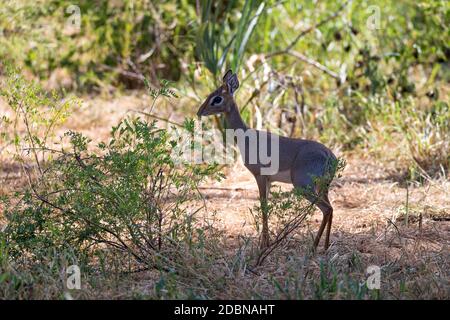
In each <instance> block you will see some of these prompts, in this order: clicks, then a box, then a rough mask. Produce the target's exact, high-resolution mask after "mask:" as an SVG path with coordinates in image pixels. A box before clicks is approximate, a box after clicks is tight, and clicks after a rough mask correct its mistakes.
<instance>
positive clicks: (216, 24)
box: [196, 0, 266, 76]
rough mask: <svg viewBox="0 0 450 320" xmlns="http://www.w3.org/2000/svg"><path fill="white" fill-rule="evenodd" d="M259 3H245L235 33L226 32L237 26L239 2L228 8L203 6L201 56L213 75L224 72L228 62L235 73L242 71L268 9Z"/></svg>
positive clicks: (199, 40) (205, 0) (207, 1)
mask: <svg viewBox="0 0 450 320" xmlns="http://www.w3.org/2000/svg"><path fill="white" fill-rule="evenodd" d="M258 2H259V1H256V0H246V1H245V3H244V6H243V8H242V10H241V15H240V18H239V20H238V21H236V23H237V27H236V28H235V30H228V29H227V28H224V26H225V25H227V24H230V25H232V24H233V23H234V22H235V21H233V18H232V16H233V15H234V14H235V11H236V8H234V7H235V4H236V1H235V0H234V1H229V2H228V3H227V4H226V6H224V4H223V3H222V2H218V4H217V5H215V6H214V5H213V1H211V0H203V1H201V2H200V12H199V14H200V23H201V24H200V27H199V32H198V36H197V40H196V48H197V55H198V56H199V57H200V59H201V60H202V61H203V62H204V63H205V66H206V68H207V69H208V70H209V71H210V72H211V73H212V74H213V75H215V76H216V75H217V74H218V73H219V72H221V70H222V67H223V66H224V65H225V63H226V61H227V59H228V58H229V63H230V66H231V68H232V69H233V70H234V71H237V70H238V69H239V66H240V64H241V62H242V60H243V57H244V53H245V50H246V47H247V45H248V43H249V40H250V38H251V36H252V33H253V31H254V30H255V28H256V26H257V24H258V21H259V18H260V16H261V15H262V14H263V12H264V8H265V6H266V2H265V1H262V2H260V3H259V4H258ZM222 13H223V14H222ZM230 55H231V57H229V56H230Z"/></svg>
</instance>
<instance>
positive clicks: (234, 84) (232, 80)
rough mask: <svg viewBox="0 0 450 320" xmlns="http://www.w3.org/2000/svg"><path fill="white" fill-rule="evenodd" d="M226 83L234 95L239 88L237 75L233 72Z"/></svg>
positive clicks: (229, 91)
mask: <svg viewBox="0 0 450 320" xmlns="http://www.w3.org/2000/svg"><path fill="white" fill-rule="evenodd" d="M226 84H227V89H228V93H230V94H231V95H233V94H234V93H235V92H236V90H237V89H238V88H239V80H238V78H237V75H236V74H233V75H232V76H230V77H229V78H228V79H227V81H226Z"/></svg>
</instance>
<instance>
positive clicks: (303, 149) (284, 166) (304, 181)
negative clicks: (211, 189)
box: [197, 70, 337, 251]
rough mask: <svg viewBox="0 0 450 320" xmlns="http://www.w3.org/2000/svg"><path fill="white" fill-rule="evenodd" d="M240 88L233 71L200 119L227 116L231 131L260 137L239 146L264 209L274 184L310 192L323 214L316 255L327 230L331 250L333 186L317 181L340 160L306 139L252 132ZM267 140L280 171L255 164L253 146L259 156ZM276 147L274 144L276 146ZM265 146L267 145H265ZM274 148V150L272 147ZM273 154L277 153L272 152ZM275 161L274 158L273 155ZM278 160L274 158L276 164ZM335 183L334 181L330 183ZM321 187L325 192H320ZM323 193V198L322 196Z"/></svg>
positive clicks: (264, 234) (265, 232)
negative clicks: (237, 99)
mask: <svg viewBox="0 0 450 320" xmlns="http://www.w3.org/2000/svg"><path fill="white" fill-rule="evenodd" d="M238 88H239V80H238V78H237V76H236V74H234V73H233V72H232V71H231V70H228V71H227V72H226V73H225V75H224V77H223V84H222V85H221V86H220V87H219V88H217V89H216V90H215V91H213V92H212V93H211V94H209V96H208V97H207V98H206V100H205V101H204V102H203V104H202V105H201V106H200V108H199V110H198V112H197V116H198V118H201V117H202V116H209V115H217V114H223V115H224V116H225V120H226V123H227V126H228V128H230V129H231V130H235V131H236V130H240V131H242V132H244V133H245V134H246V135H247V134H248V136H251V134H253V135H254V136H256V137H257V141H256V143H255V142H253V143H251V142H250V141H247V139H246V141H245V143H244V145H243V144H240V145H239V150H240V153H241V157H242V159H243V162H244V165H245V167H246V168H247V169H248V170H249V171H250V172H251V173H252V174H253V175H254V177H255V179H256V183H257V185H258V189H259V198H260V202H261V208H264V205H265V204H266V203H267V200H268V196H269V190H270V185H271V183H272V182H275V181H278V182H282V183H290V184H292V185H293V186H294V188H298V189H300V190H305V189H309V190H312V192H310V193H306V194H305V197H306V198H307V200H308V201H310V202H311V203H312V204H314V205H316V206H317V207H318V208H319V209H320V210H321V211H322V214H323V218H322V223H321V225H320V228H319V231H318V233H317V235H316V237H315V239H314V247H313V248H314V251H315V250H316V249H317V246H318V245H319V242H320V238H321V237H322V233H323V231H324V229H325V227H326V228H327V230H326V237H325V244H324V248H325V250H327V249H328V247H329V242H330V232H331V224H332V220H333V207H332V206H331V204H330V200H329V199H328V188H329V184H326V185H325V187H324V186H322V185H321V186H319V185H318V184H317V180H316V179H315V178H314V177H319V178H320V177H325V176H326V175H327V174H329V173H330V163H332V162H333V161H336V160H337V159H336V156H335V155H334V154H333V153H332V151H331V150H330V149H328V148H327V147H325V146H324V145H323V144H321V143H319V142H316V141H311V140H304V139H294V138H288V137H283V136H278V135H276V134H274V133H270V132H267V131H262V130H255V129H252V128H248V127H247V125H246V124H245V123H244V121H243V120H242V118H241V115H240V112H239V109H238V107H237V105H236V102H235V100H234V94H235V92H236V90H237V89H238ZM263 136H266V137H267V145H268V146H269V147H268V149H269V152H270V151H271V150H272V149H273V148H274V146H275V147H277V149H278V150H277V151H278V152H274V153H278V154H275V157H276V156H278V159H275V160H277V161H278V167H277V168H276V170H272V172H267V170H266V172H264V171H265V170H264V169H267V167H268V164H267V163H262V161H261V160H260V157H257V160H256V161H253V162H254V163H251V161H249V159H250V158H251V156H252V154H251V152H255V150H254V149H253V151H252V150H251V145H257V150H256V152H257V153H259V152H260V151H261V150H260V149H261V141H260V140H261V139H262V137H263ZM274 141H275V142H276V143H272V142H274ZM262 145H263V146H264V143H263V144H262ZM270 146H272V147H270ZM272 151H273V150H272ZM271 156H272V157H273V156H274V155H273V154H271ZM273 159H274V158H272V161H273ZM330 182H331V180H330ZM319 187H321V188H322V189H325V190H319ZM319 191H320V197H319V196H318V195H319ZM269 245H270V239H269V227H268V213H267V212H266V211H265V210H262V231H261V248H267V247H268V246H269Z"/></svg>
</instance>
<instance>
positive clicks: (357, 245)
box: [0, 94, 450, 299]
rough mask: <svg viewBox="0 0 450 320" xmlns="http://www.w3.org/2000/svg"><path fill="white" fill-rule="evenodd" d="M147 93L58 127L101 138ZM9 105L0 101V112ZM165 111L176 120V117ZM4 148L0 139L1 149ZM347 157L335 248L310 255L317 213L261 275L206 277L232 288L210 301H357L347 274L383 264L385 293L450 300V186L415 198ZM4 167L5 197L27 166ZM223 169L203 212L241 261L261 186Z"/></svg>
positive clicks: (433, 187) (385, 173)
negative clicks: (323, 279)
mask: <svg viewBox="0 0 450 320" xmlns="http://www.w3.org/2000/svg"><path fill="white" fill-rule="evenodd" d="M146 99H148V97H147V96H144V95H142V94H135V95H133V96H126V97H120V98H116V99H113V100H108V101H105V100H102V99H100V98H98V99H94V100H87V101H88V102H86V103H85V104H84V105H83V107H82V108H81V109H80V110H77V111H76V112H75V114H74V116H73V117H72V119H71V120H70V121H69V122H68V123H67V124H66V125H65V127H64V128H61V129H60V130H59V133H62V132H64V131H66V130H68V129H70V130H78V131H81V132H83V133H84V134H86V135H88V136H89V137H91V138H92V139H94V140H100V139H105V138H107V137H108V134H109V131H110V128H111V126H113V125H115V124H116V123H117V121H118V120H119V119H120V118H122V117H123V116H124V115H126V114H127V112H128V111H129V110H130V109H140V110H142V109H144V108H145V106H146V105H147V104H146V103H145V102H142V101H147V100H146ZM5 108H6V107H5V105H3V106H2V104H1V103H0V111H1V110H2V109H3V111H4V110H5ZM162 115H163V116H165V117H167V118H169V117H175V118H176V115H175V116H174V115H171V114H170V113H166V114H164V113H162ZM178 118H179V116H178ZM1 147H2V146H1V143H0V150H1ZM344 156H345V157H346V158H347V163H348V164H347V167H346V169H345V171H344V172H343V177H342V178H340V179H338V180H337V181H335V182H334V184H333V187H332V189H331V194H330V199H331V201H332V204H333V206H334V209H335V211H334V219H333V229H332V235H331V247H330V249H329V250H328V251H327V252H323V251H322V250H319V252H318V253H317V254H316V255H313V254H311V244H312V239H313V236H314V235H315V233H316V232H317V230H318V227H319V224H320V221H321V214H320V213H319V212H318V211H317V210H316V211H315V213H314V215H313V216H312V217H311V218H310V219H309V220H308V221H307V223H305V224H304V225H303V226H302V227H301V228H300V229H299V230H298V232H297V233H296V234H295V235H294V236H293V237H291V238H290V239H289V240H288V242H287V243H286V244H285V245H284V246H283V247H282V248H280V249H279V250H277V251H275V252H274V253H273V255H272V256H270V257H269V259H268V260H267V261H266V263H265V264H264V265H263V266H261V267H259V268H258V269H257V270H254V271H255V273H256V274H255V273H250V272H247V271H245V270H246V266H242V267H241V268H238V269H237V270H238V271H237V272H236V271H230V268H229V264H227V263H221V262H220V261H219V262H218V263H217V269H216V270H211V275H208V276H209V277H210V280H211V281H216V280H217V279H218V277H219V275H223V277H224V278H225V279H226V284H225V285H223V286H221V287H220V290H218V289H217V290H216V289H212V288H204V289H199V290H200V291H202V290H203V291H204V294H205V296H206V297H213V298H228V299H229V298H237V299H239V298H355V295H354V294H352V293H351V292H350V291H351V290H350V289H345V288H347V287H349V283H348V281H347V280H346V279H347V278H351V279H356V280H355V281H359V282H362V281H364V280H365V279H366V274H365V272H366V268H367V266H369V265H377V266H380V267H381V270H382V278H381V281H382V287H381V291H380V292H381V297H382V298H391V299H396V298H422V299H426V298H439V299H448V298H450V282H449V281H450V250H449V245H450V221H449V219H448V217H449V216H450V214H449V213H450V197H449V190H450V182H449V181H446V180H441V181H427V182H426V183H425V184H424V185H410V186H409V188H408V192H409V199H408V202H407V201H406V193H407V189H406V188H405V184H404V181H402V179H401V176H400V175H396V174H395V170H394V169H395V165H394V164H392V163H391V164H385V163H378V162H377V160H375V159H373V158H365V157H363V156H362V155H361V154H355V155H344ZM0 163H1V167H0V195H2V194H6V193H9V192H10V191H12V190H15V189H17V188H20V187H21V186H23V185H24V183H25V180H24V177H23V176H22V175H21V171H20V167H19V166H18V165H17V164H16V163H14V161H13V160H12V159H11V158H10V156H9V155H8V154H7V153H6V152H3V153H0ZM393 168H394V169H393ZM225 173H226V176H227V178H226V179H225V180H224V181H222V182H220V183H219V182H210V183H206V184H204V185H203V186H202V187H201V192H202V194H203V196H204V200H205V202H206V205H207V210H206V211H205V212H204V213H203V214H204V215H205V218H208V217H211V216H212V213H213V212H215V213H216V214H215V215H214V219H215V224H214V227H215V228H216V229H217V230H220V232H221V233H222V234H223V242H222V246H223V248H224V249H225V252H226V255H228V256H229V257H233V256H235V255H238V250H239V249H242V248H243V239H245V237H249V238H250V239H253V241H254V242H255V243H256V242H257V232H256V231H255V227H254V221H253V218H252V216H251V214H250V210H249V208H252V207H253V206H254V205H255V204H256V203H257V202H258V192H257V187H256V183H255V182H254V181H253V177H252V176H251V174H250V173H249V172H247V171H246V170H245V168H244V167H243V166H242V164H239V163H238V164H236V165H235V166H233V167H231V168H227V169H226V170H225ZM286 187H288V186H284V188H286ZM406 207H407V208H408V209H407V210H406ZM1 209H2V208H0V210H1ZM406 211H408V219H406ZM249 250H250V249H249ZM324 266H325V269H324ZM321 268H322V271H321ZM324 270H325V271H324ZM324 272H325V275H326V276H328V275H329V276H330V277H333V276H335V277H337V279H338V285H341V286H342V287H343V288H344V289H342V290H338V291H337V292H331V293H330V292H329V290H328V291H327V289H323V290H322V289H320V288H321V285H320V283H319V284H318V279H319V278H320V275H322V276H323V275H324ZM214 273H216V274H217V275H216V276H213V274H214ZM231 274H232V276H231ZM157 277H158V275H156V274H155V273H153V272H143V273H139V274H136V275H133V276H132V277H130V278H127V279H126V280H123V281H122V280H121V281H120V285H119V286H117V285H114V286H112V288H110V289H106V288H104V289H102V290H93V291H92V292H91V293H90V294H89V295H88V296H89V297H97V298H127V297H142V296H144V297H145V296H147V295H148V296H150V297H152V296H153V292H154V287H155V281H156V279H157ZM330 279H331V278H330ZM276 283H278V284H279V285H276ZM180 285H181V286H183V284H180ZM184 285H185V286H186V287H188V286H189V285H192V283H189V282H187V283H185V284H184ZM299 287H300V289H299ZM349 290H350V291H349ZM349 292H350V293H349Z"/></svg>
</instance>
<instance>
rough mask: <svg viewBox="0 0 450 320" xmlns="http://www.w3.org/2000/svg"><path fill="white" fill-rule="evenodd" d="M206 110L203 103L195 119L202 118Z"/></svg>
mask: <svg viewBox="0 0 450 320" xmlns="http://www.w3.org/2000/svg"><path fill="white" fill-rule="evenodd" d="M205 108H206V104H205V103H203V104H202V105H201V106H200V108H199V109H198V111H197V117H198V118H200V117H201V116H203V112H204V111H205Z"/></svg>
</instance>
